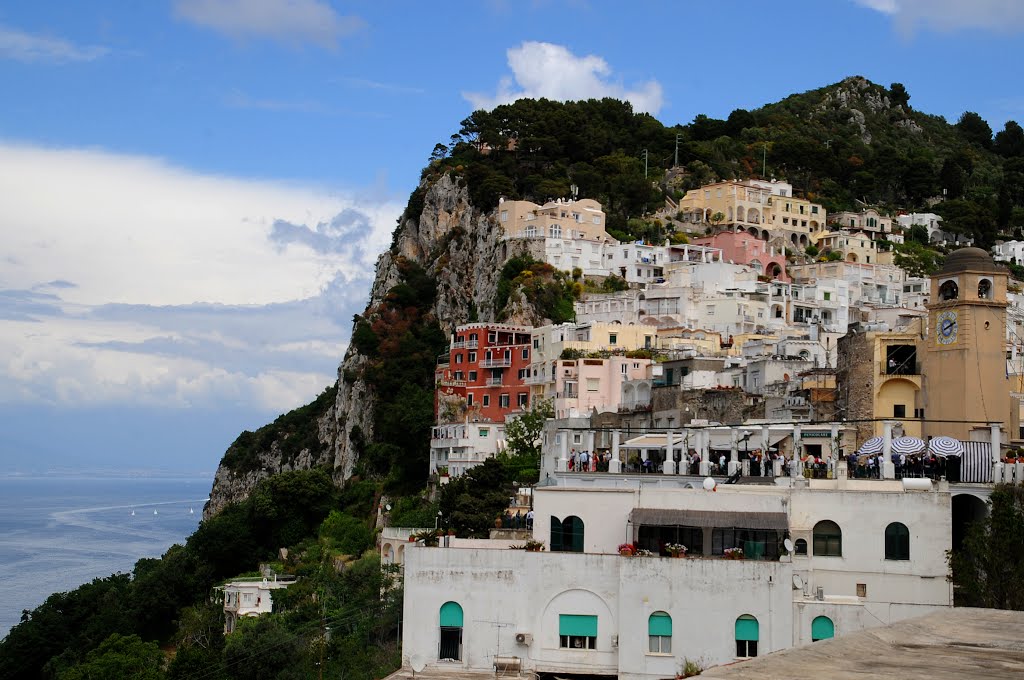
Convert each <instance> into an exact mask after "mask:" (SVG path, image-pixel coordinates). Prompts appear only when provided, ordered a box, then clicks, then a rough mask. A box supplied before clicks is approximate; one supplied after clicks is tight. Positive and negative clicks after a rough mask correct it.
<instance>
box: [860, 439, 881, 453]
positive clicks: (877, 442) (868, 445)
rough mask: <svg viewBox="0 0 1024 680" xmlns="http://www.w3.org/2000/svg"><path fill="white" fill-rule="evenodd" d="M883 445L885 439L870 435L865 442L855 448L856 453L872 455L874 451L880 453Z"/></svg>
mask: <svg viewBox="0 0 1024 680" xmlns="http://www.w3.org/2000/svg"><path fill="white" fill-rule="evenodd" d="M884 447H885V439H883V438H882V437H872V438H871V439H869V440H867V441H866V442H864V443H863V444H861V445H860V448H859V449H857V455H859V456H865V455H872V454H875V453H881V452H882V449H883V448H884Z"/></svg>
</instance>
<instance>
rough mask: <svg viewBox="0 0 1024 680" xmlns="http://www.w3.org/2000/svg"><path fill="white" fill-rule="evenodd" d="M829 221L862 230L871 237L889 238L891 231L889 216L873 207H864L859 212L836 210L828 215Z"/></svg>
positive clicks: (891, 223) (851, 229)
mask: <svg viewBox="0 0 1024 680" xmlns="http://www.w3.org/2000/svg"><path fill="white" fill-rule="evenodd" d="M828 221H829V223H831V224H836V225H838V226H839V227H841V228H842V229H848V230H850V231H863V232H864V233H866V234H867V235H868V236H870V237H871V238H872V239H878V238H887V239H888V238H889V237H890V236H891V234H892V233H893V221H892V218H891V217H888V216H886V215H883V214H882V213H880V212H878V210H876V209H874V208H865V209H864V210H861V211H860V212H850V211H844V212H837V213H832V214H831V215H829V218H828Z"/></svg>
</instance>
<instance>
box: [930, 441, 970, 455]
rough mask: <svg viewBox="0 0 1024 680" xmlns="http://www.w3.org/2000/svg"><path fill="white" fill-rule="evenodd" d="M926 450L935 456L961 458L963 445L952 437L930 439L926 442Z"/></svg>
mask: <svg viewBox="0 0 1024 680" xmlns="http://www.w3.org/2000/svg"><path fill="white" fill-rule="evenodd" d="M928 450H929V451H930V452H931V453H934V454H935V455H936V456H962V455H963V453H964V445H963V442H961V441H960V440H958V439H953V438H952V437H932V440H931V441H930V442H928Z"/></svg>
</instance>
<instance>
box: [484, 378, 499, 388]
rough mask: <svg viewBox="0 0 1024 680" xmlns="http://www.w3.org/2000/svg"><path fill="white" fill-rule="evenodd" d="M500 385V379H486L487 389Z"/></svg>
mask: <svg viewBox="0 0 1024 680" xmlns="http://www.w3.org/2000/svg"><path fill="white" fill-rule="evenodd" d="M501 384H502V382H501V378H488V379H487V382H486V385H487V386H488V387H500V386H501Z"/></svg>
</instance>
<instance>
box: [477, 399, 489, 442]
mask: <svg viewBox="0 0 1024 680" xmlns="http://www.w3.org/2000/svg"><path fill="white" fill-rule="evenodd" d="M484 399H487V397H484ZM490 433H491V428H489V427H481V428H480V436H481V437H487V436H488V435H489V434H490Z"/></svg>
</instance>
